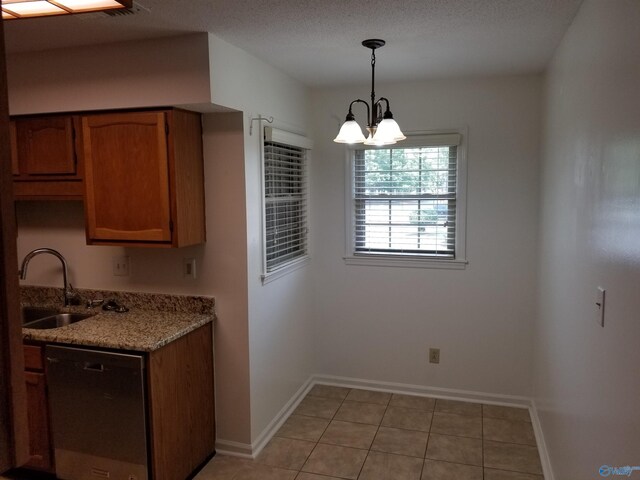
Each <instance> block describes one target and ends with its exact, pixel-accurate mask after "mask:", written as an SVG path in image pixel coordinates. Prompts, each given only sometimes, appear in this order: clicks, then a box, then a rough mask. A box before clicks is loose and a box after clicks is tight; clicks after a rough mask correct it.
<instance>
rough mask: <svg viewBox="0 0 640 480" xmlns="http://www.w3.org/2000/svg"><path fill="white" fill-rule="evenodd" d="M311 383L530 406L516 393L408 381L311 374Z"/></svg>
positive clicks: (495, 403)
mask: <svg viewBox="0 0 640 480" xmlns="http://www.w3.org/2000/svg"><path fill="white" fill-rule="evenodd" d="M311 378H312V379H313V383H314V384H316V383H322V384H325V385H335V386H338V387H350V388H366V389H367V390H378V391H382V392H389V393H400V394H406V395H419V396H425V397H434V398H442V399H447V400H465V401H469V402H476V403H488V404H491V405H504V406H508V407H525V408H529V407H530V406H531V399H529V398H527V397H522V396H517V395H501V394H494V393H487V392H474V391H471V390H457V389H453V388H438V387H427V386H423V385H412V384H408V383H393V382H378V381H375V380H364V379H361V378H351V377H337V376H334V375H313V376H312V377H311Z"/></svg>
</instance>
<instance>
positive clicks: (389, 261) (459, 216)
mask: <svg viewBox="0 0 640 480" xmlns="http://www.w3.org/2000/svg"><path fill="white" fill-rule="evenodd" d="M449 135H459V136H460V141H459V143H458V145H457V163H456V170H457V175H456V229H455V231H456V236H455V242H454V245H455V250H454V251H455V257H454V258H438V257H437V256H430V255H421V254H409V253H371V252H356V251H355V240H356V239H355V227H356V220H355V195H354V193H355V178H354V177H355V174H354V166H355V157H356V153H355V152H356V150H370V149H378V150H380V149H382V150H388V149H394V148H397V149H403V148H413V147H429V146H438V145H442V144H443V143H442V139H444V138H447V137H446V136H449ZM466 138H467V130H466V129H447V130H430V131H423V132H413V133H411V134H408V135H407V139H406V140H404V141H402V142H398V143H397V144H395V145H385V146H382V147H375V146H367V145H362V144H356V145H349V146H348V147H347V151H346V160H347V161H346V162H345V165H346V167H345V178H346V180H347V181H346V182H345V220H346V223H345V232H346V235H345V237H346V238H345V240H346V242H345V256H344V257H343V259H344V262H345V263H346V264H347V265H371V266H380V267H409V268H436V269H456V270H462V269H465V268H466V266H467V265H468V263H469V262H468V260H467V256H466V223H467V220H466V219H467V217H466V210H467V158H466V157H467V155H466V153H467V152H466V151H467V145H466Z"/></svg>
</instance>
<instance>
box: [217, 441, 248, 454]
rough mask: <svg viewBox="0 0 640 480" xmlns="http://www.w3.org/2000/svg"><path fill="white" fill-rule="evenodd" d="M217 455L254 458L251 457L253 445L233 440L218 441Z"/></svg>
mask: <svg viewBox="0 0 640 480" xmlns="http://www.w3.org/2000/svg"><path fill="white" fill-rule="evenodd" d="M216 454H220V455H228V456H230V457H241V458H249V459H250V458H253V457H252V455H251V444H249V443H241V442H234V441H231V440H221V439H216Z"/></svg>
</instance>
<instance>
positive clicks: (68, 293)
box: [19, 248, 77, 307]
mask: <svg viewBox="0 0 640 480" xmlns="http://www.w3.org/2000/svg"><path fill="white" fill-rule="evenodd" d="M41 253H49V254H51V255H53V256H54V257H57V258H58V259H59V260H60V262H61V263H62V281H63V283H64V287H63V288H64V306H65V307H68V306H69V305H71V300H73V299H75V298H77V294H76V293H74V292H73V289H72V287H71V285H70V284H69V282H68V281H67V261H66V260H65V259H64V257H63V256H62V254H61V253H60V252H58V251H57V250H54V249H53V248H36V249H35V250H32V251H30V252H29V253H27V255H26V256H25V257H24V260H22V266H21V267H20V272H19V274H20V279H21V280H24V279H25V278H27V267H28V266H29V262H30V261H31V259H32V258H33V257H35V256H36V255H40V254H41Z"/></svg>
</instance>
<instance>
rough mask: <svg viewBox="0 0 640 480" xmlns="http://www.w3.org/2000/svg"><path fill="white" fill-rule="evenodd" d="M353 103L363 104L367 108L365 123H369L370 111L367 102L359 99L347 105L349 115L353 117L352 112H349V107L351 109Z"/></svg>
mask: <svg viewBox="0 0 640 480" xmlns="http://www.w3.org/2000/svg"><path fill="white" fill-rule="evenodd" d="M354 103H364V104H365V106H366V107H367V121H369V116H370V113H371V110H370V108H369V104H368V103H367V102H365V101H364V100H361V99H359V98H358V99H357V100H354V101H353V102H351V103H350V104H349V113H350V114H351V115H353V112H352V111H351V107H353V104H354ZM368 126H369V127H370V126H371V125H368Z"/></svg>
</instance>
